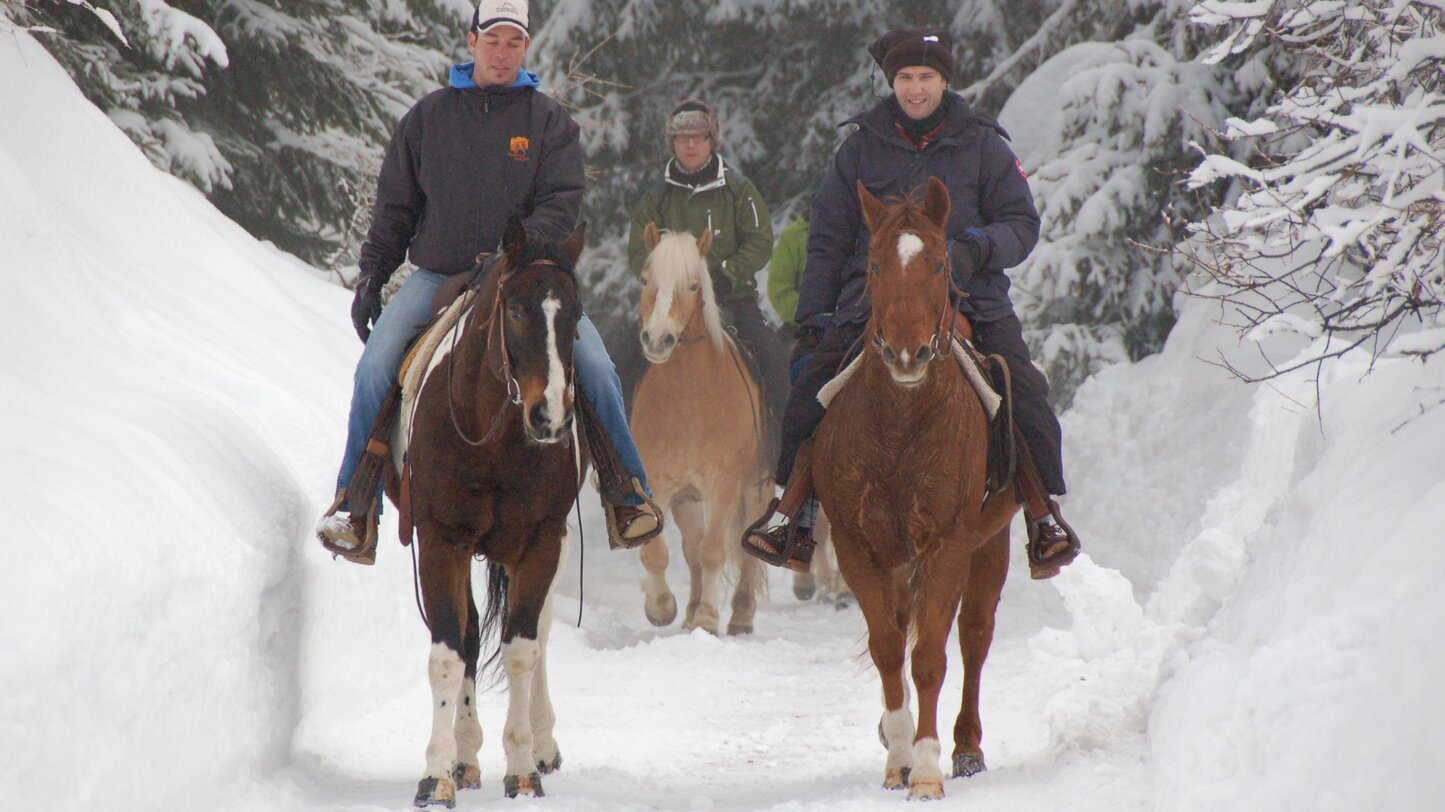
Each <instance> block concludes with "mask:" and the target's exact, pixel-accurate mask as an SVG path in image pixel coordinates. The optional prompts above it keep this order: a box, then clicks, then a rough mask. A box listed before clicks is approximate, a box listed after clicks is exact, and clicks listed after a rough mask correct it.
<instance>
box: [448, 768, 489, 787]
mask: <svg viewBox="0 0 1445 812" xmlns="http://www.w3.org/2000/svg"><path fill="white" fill-rule="evenodd" d="M452 783H454V784H456V786H457V789H481V788H482V770H481V768H480V767H478V766H477V765H475V764H463V763H461V762H457V763H456V764H455V765H453V766H452Z"/></svg>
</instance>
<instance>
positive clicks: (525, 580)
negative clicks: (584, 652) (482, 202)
mask: <svg viewBox="0 0 1445 812" xmlns="http://www.w3.org/2000/svg"><path fill="white" fill-rule="evenodd" d="M582 241H583V232H582V229H580V228H579V229H578V230H577V232H576V233H575V234H573V235H572V236H571V237H569V238H568V239H567V240H566V242H565V243H564V242H556V241H553V242H530V243H529V242H528V240H527V236H526V233H525V231H524V230H523V227H522V224H521V221H520V220H518V219H516V218H513V220H512V222H511V223H510V224H509V225H508V228H507V232H506V237H505V238H504V240H503V255H502V256H501V257H500V258H499V259H498V260H497V261H495V262H494V263H493V265H492V267H491V268H490V269H489V271H488V272H487V273H486V275H485V276H484V277H483V278H482V281H481V283H480V286H479V288H478V289H477V290H475V291H474V292H469V293H467V294H465V295H468V296H471V297H472V299H471V304H470V309H469V311H468V312H466V313H465V314H463V315H462V317H461V318H460V319H459V320H458V322H457V324H456V326H455V327H453V328H452V330H451V332H450V333H449V334H448V335H447V336H446V337H445V338H444V340H443V341H442V343H441V345H440V347H439V349H438V350H437V352H436V355H435V356H434V357H433V358H432V359H431V362H430V365H429V367H428V368H427V370H426V377H425V379H424V380H423V383H422V384H421V387H420V391H419V393H418V394H417V395H416V398H415V404H414V410H413V411H412V412H411V413H410V414H404V415H403V419H402V420H401V421H400V425H399V426H398V429H397V433H396V442H395V444H394V445H393V448H394V449H397V454H398V456H399V455H400V453H401V449H403V448H404V449H405V452H404V453H405V460H406V469H405V470H404V471H403V472H402V474H401V475H399V476H393V477H391V478H389V481H388V487H387V493H388V496H390V497H391V499H392V501H393V502H396V503H397V504H398V506H399V507H401V509H402V513H403V517H402V518H403V533H406V531H407V526H406V522H407V520H408V518H409V519H410V522H411V524H413V525H414V526H415V528H416V533H417V539H418V540H417V555H418V557H419V560H420V564H419V572H420V579H421V602H422V605H423V606H424V607H425V617H426V621H427V625H428V626H429V627H430V629H431V639H432V647H431V655H430V661H429V663H428V665H427V676H428V677H429V679H430V681H431V690H432V731H431V740H430V742H429V743H428V744H427V748H426V773H425V775H424V776H423V777H422V779H421V782H420V784H419V785H418V789H417V795H416V805H417V806H427V805H430V804H439V805H443V806H447V807H451V806H452V805H453V804H454V803H455V793H456V790H457V789H459V788H460V789H474V788H477V787H479V786H480V784H481V775H480V771H479V769H478V766H477V751H478V750H479V749H480V748H481V743H482V728H481V725H480V724H479V723H478V721H477V715H476V678H477V660H478V658H479V654H480V648H481V637H482V635H484V634H486V635H489V636H490V635H491V634H495V633H496V632H497V631H498V628H497V627H498V626H500V633H501V634H500V650H499V651H497V652H496V653H494V654H493V655H492V657H491V658H490V659H489V662H490V663H493V664H495V662H496V661H497V660H498V659H500V661H501V667H502V668H503V669H504V670H505V672H506V679H507V689H508V700H507V702H508V704H507V720H506V724H505V727H504V729H503V731H502V746H503V748H504V749H505V751H506V756H507V768H506V770H507V771H506V775H505V777H504V778H503V788H504V791H505V793H506V794H507V795H508V796H509V797H511V796H515V795H518V794H524V795H541V794H542V783H541V779H540V777H539V775H538V772H539V771H540V772H543V773H546V772H551V771H552V770H554V769H556V768H557V767H558V766H560V764H561V756H560V754H559V753H558V750H557V742H556V740H555V739H553V738H552V727H553V722H554V720H555V717H554V715H553V712H552V706H551V700H550V698H549V696H548V693H547V675H546V645H547V632H548V629H549V627H550V625H551V609H552V601H551V599H550V597H549V595H550V591H551V587H552V583H553V580H554V578H555V577H556V575H557V573H558V571H559V569H560V566H561V561H562V560H563V559H564V558H565V555H566V541H565V535H566V530H567V513H568V510H569V509H570V508H571V506H572V502H573V499H574V498H575V497H576V494H577V484H578V482H579V465H582V464H584V463H583V461H582V460H580V459H579V458H578V457H577V456H576V454H577V452H578V449H577V447H576V446H575V445H574V443H573V441H572V437H573V424H572V414H573V409H572V395H573V380H572V342H573V337H574V336H575V335H576V329H577V323H578V319H579V318H580V317H581V314H582V306H581V304H580V302H579V300H578V296H577V282H576V279H575V277H574V268H575V266H576V262H577V256H578V254H579V253H580V252H581V250H582ZM514 406H515V408H514ZM392 473H393V474H394V475H395V474H396V472H395V471H393V472H392ZM402 477H405V478H406V479H405V480H403V479H402ZM403 481H404V484H405V493H404V494H403V493H402V491H401V488H400V487H399V483H402V482H403ZM473 556H485V557H486V559H487V561H488V566H487V569H488V582H489V583H488V590H487V591H488V599H489V600H488V605H487V609H486V614H485V615H484V616H482V617H480V618H479V616H478V613H477V607H476V603H475V601H474V600H473V595H472V577H471V576H472V567H471V563H472V557H473Z"/></svg>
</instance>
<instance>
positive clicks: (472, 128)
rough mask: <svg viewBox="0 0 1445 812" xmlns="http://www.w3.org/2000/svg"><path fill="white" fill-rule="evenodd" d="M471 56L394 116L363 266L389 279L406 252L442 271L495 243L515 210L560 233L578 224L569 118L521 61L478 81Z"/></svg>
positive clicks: (530, 224) (574, 133)
mask: <svg viewBox="0 0 1445 812" xmlns="http://www.w3.org/2000/svg"><path fill="white" fill-rule="evenodd" d="M472 67H473V63H471V62H466V63H463V64H460V65H454V66H453V67H452V72H451V80H450V83H449V85H448V86H447V87H445V88H442V89H440V90H437V91H434V92H432V93H430V94H428V95H426V96H425V97H423V98H422V99H421V101H418V102H417V103H416V105H415V106H413V107H412V108H411V110H410V111H408V112H407V114H406V115H404V116H402V119H401V121H400V122H399V123H398V124H397V125H396V131H395V133H393V135H392V137H391V143H390V145H389V146H388V147H387V150H386V158H385V160H384V161H383V163H382V166H381V173H380V176H379V178H378V179H377V186H376V207H375V209H374V210H373V217H372V223H371V229H370V230H369V231H368V232H367V235H366V242H365V243H363V244H362V246H361V259H360V265H361V272H362V274H363V275H368V276H376V277H379V278H380V279H381V280H382V281H385V280H386V279H388V278H389V277H390V276H391V275H392V273H393V272H395V271H396V269H397V267H399V266H400V265H401V262H402V260H403V259H404V258H406V257H407V256H408V255H410V259H411V262H412V264H414V265H416V266H417V267H419V268H426V269H427V270H430V271H434V272H436V273H440V274H444V275H454V274H458V273H462V272H465V271H469V270H471V269H472V268H473V267H475V266H476V261H477V254H479V253H482V252H484V251H485V252H493V251H496V250H497V249H498V246H499V245H500V244H501V241H502V231H503V229H504V228H505V227H506V224H507V220H508V218H509V217H510V216H511V215H512V213H513V212H517V213H519V214H521V216H522V223H523V226H524V227H525V228H526V229H527V232H528V233H529V234H534V235H537V236H540V237H542V238H543V239H561V238H564V237H566V236H568V235H569V234H571V233H572V231H573V229H574V228H576V226H577V212H578V209H579V208H580V206H581V204H582V191H583V187H584V183H585V180H584V175H583V171H582V148H581V145H580V142H579V140H578V134H579V130H578V127H577V124H576V123H575V122H574V121H573V120H572V117H571V116H570V115H568V114H567V111H566V110H564V109H562V106H561V105H559V104H557V102H556V101H554V100H552V99H551V98H549V97H548V96H546V95H544V94H542V93H541V92H540V91H538V90H537V87H538V85H539V82H538V81H537V76H536V75H535V74H532V73H529V72H527V71H521V72H520V73H519V74H518V76H517V81H516V82H515V83H514V84H513V85H512V86H511V87H506V88H499V87H479V86H477V84H476V83H475V82H473V81H472Z"/></svg>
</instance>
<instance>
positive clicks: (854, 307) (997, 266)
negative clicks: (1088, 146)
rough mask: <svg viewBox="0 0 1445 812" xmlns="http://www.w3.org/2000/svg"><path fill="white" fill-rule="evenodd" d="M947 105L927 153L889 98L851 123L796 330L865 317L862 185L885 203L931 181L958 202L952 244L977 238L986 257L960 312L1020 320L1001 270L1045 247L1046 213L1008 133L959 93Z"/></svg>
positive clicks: (817, 213) (820, 205)
mask: <svg viewBox="0 0 1445 812" xmlns="http://www.w3.org/2000/svg"><path fill="white" fill-rule="evenodd" d="M947 103H948V105H949V107H948V115H947V117H946V118H945V119H944V122H943V124H942V125H941V127H940V129H939V131H938V135H937V138H936V140H933V141H926V142H925V143H924V145H923V147H922V148H919V147H918V146H916V145H914V144H913V143H911V142H910V141H909V140H908V139H907V138H906V137H904V136H903V135H902V134H901V133H900V132H899V131H898V127H897V125H896V124H895V122H894V115H893V113H892V111H891V110H890V109H889V105H888V100H887V99H884V100H883V101H881V102H879V103H878V104H877V105H875V106H874V107H873V109H871V110H869V111H868V112H866V113H864V114H862V115H860V116H855V117H854V118H851V119H849V120H848V121H846V122H844V125H845V126H846V125H848V124H852V125H856V126H857V128H858V129H857V130H856V131H854V132H853V133H852V134H851V135H849V136H848V138H847V139H846V140H845V141H844V142H843V145H842V146H841V147H839V148H838V154H837V155H836V156H835V157H834V159H833V164H832V166H831V167H829V169H828V171H827V174H826V175H825V176H824V178H823V182H822V185H820V186H819V187H818V192H817V194H816V195H815V196H814V197H813V209H812V214H811V216H810V217H809V222H810V227H809V230H808V259H807V266H806V268H805V270H804V272H803V280H802V285H801V288H800V292H799V298H798V311H797V316H796V320H797V321H798V322H799V323H802V324H810V323H811V324H818V323H819V321H818V317H819V316H821V315H823V314H826V313H834V318H835V320H838V321H843V322H862V321H867V320H868V317H869V315H870V310H871V308H870V303H869V301H868V300H867V298H866V296H865V295H864V294H865V291H864V288H865V282H866V279H867V274H868V246H869V239H870V235H869V233H868V227H867V226H866V225H864V223H863V213H862V207H861V204H860V203H859V202H858V190H857V186H856V181H858V180H862V181H863V185H864V186H866V187H867V188H868V191H870V192H872V193H873V194H875V195H877V196H879V197H880V198H886V197H888V196H900V197H901V196H905V195H908V194H909V193H912V192H914V191H916V190H918V189H920V188H921V187H923V186H924V185H925V184H926V183H927V182H928V179H929V178H930V177H936V178H938V179H939V180H940V181H942V182H943V184H944V185H945V186H946V187H948V195H949V199H950V201H951V202H952V210H951V212H950V214H949V218H948V225H947V228H946V229H945V231H946V232H947V234H948V237H949V240H950V243H959V242H962V241H964V240H967V239H973V240H974V241H975V242H976V243H977V244H978V245H979V246H980V248H981V249H982V251H983V254H984V257H983V267H980V268H978V269H977V270H976V272H975V273H974V274H973V276H972V277H971V278H970V279H968V280H967V281H966V283H965V284H964V288H963V289H964V290H965V291H966V292H967V293H968V294H969V295H970V298H969V299H967V300H966V301H965V302H963V303H962V304H961V306H960V309H961V310H963V311H964V312H966V313H970V314H971V315H972V316H974V318H976V319H977V320H978V321H981V322H985V323H986V322H992V321H998V320H999V319H1002V318H1005V317H1007V316H1010V315H1012V314H1013V303H1012V302H1011V301H1010V300H1009V295H1008V292H1009V278H1008V276H1007V275H1006V274H1004V269H1006V268H1012V267H1013V266H1015V265H1017V264H1019V263H1020V262H1023V260H1024V258H1025V257H1027V256H1028V255H1029V252H1030V251H1032V250H1033V248H1034V245H1035V244H1036V243H1037V242H1038V239H1039V213H1038V210H1037V209H1035V208H1034V200H1033V195H1032V193H1030V191H1029V185H1028V179H1027V177H1026V176H1025V175H1024V172H1023V169H1022V167H1021V166H1020V165H1019V162H1018V159H1017V158H1016V157H1014V154H1013V151H1012V150H1010V149H1009V147H1008V144H1006V143H1005V142H1004V138H1005V137H1006V136H1007V133H1005V132H1004V130H1003V128H1002V127H1000V126H999V125H998V123H997V122H995V121H994V120H993V119H991V118H989V117H987V116H985V115H983V114H982V113H979V112H977V111H975V110H974V109H973V108H971V107H969V106H968V104H967V103H966V102H964V100H963V98H962V97H961V96H959V95H958V94H956V93H953V92H951V91H949V92H947ZM950 248H952V245H951V246H950ZM950 253H951V254H953V255H954V256H957V254H956V253H955V252H953V251H952V250H951V251H950ZM955 264H957V263H955Z"/></svg>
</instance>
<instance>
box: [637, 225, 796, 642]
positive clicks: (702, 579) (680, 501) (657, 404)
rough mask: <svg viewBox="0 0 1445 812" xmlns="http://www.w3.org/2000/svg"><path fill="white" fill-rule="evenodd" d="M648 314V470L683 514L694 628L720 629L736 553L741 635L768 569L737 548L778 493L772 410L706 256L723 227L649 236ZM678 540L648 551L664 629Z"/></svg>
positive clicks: (644, 327)
mask: <svg viewBox="0 0 1445 812" xmlns="http://www.w3.org/2000/svg"><path fill="white" fill-rule="evenodd" d="M643 237H644V240H645V243H646V245H647V249H648V252H649V253H648V257H647V263H646V264H645V265H644V266H643V270H642V285H643V287H642V302H641V312H640V315H639V321H640V323H641V330H640V332H639V338H640V339H641V341H642V351H643V355H645V356H646V357H647V360H648V361H649V362H650V366H649V367H648V370H647V373H646V374H645V375H644V376H643V378H642V381H641V382H640V383H638V385H637V393H636V396H635V397H634V399H633V403H632V415H631V420H630V422H631V424H632V435H633V437H634V438H635V439H636V440H637V448H638V451H640V452H641V454H642V459H643V461H644V462H645V463H646V465H647V476H648V484H650V485H651V486H652V492H653V494H654V495H655V497H656V501H657V504H659V505H661V506H662V507H663V508H664V509H670V510H671V511H672V515H673V518H674V519H675V520H676V521H677V526H678V529H679V530H680V531H681V532H682V552H683V556H684V557H685V558H686V559H687V566H688V571H689V573H690V574H691V576H692V591H691V595H690V597H689V598H688V603H687V614H686V615H685V616H684V618H683V623H684V624H685V625H686V626H687V627H688V628H702V629H706V630H707V631H709V632H711V633H713V634H717V631H718V623H719V621H720V617H719V603H720V601H721V599H722V582H723V569H724V565H725V564H726V563H727V561H728V558H729V556H731V557H732V559H733V560H734V562H736V565H737V567H738V568H739V569H738V572H739V575H738V581H737V587H736V589H735V590H734V592H733V598H732V614H731V615H730V616H729V618H728V633H729V634H747V633H750V632H751V631H752V630H753V615H754V612H755V610H756V608H757V593H758V591H759V590H760V589H761V586H762V584H763V573H762V567H761V566H760V564H759V562H758V561H757V559H755V558H753V557H752V556H747V555H742V554H741V548H739V547H738V545H736V544H731V543H729V542H730V541H731V540H732V539H735V538H737V537H738V535H739V534H740V533H741V532H742V527H743V523H744V518H745V517H747V516H752V515H754V514H755V513H758V512H760V511H761V510H762V508H763V506H764V505H765V504H766V503H767V499H768V497H769V496H770V495H771V493H772V490H773V481H772V474H771V472H770V471H769V468H768V464H767V460H765V459H763V453H762V448H763V422H762V421H763V405H762V402H761V400H760V398H759V387H758V384H757V382H756V381H754V380H753V378H752V375H751V374H750V373H749V372H748V368H747V364H745V363H744V362H743V358H742V355H741V353H740V352H739V350H738V347H737V345H736V344H734V343H733V341H732V339H731V338H729V337H728V335H727V333H726V332H725V331H724V330H723V327H722V320H721V315H720V311H719V310H718V305H717V301H716V300H715V299H714V298H713V289H712V282H711V280H710V279H709V278H708V270H707V263H706V262H705V260H704V257H705V256H706V255H707V252H708V249H709V248H710V247H711V246H712V232H711V231H708V232H706V233H704V234H703V236H702V238H701V239H696V240H694V239H693V237H692V235H691V234H688V233H686V232H662V233H659V232H658V230H657V225H656V224H655V223H648V224H647V228H646V229H645V230H644V232H643ZM667 559H668V550H667V542H666V541H665V540H664V539H663V538H662V537H661V536H658V537H657V538H655V539H653V540H652V541H649V542H648V543H647V544H646V545H644V546H643V548H642V563H643V566H645V567H646V568H647V580H646V581H644V582H643V589H644V592H645V594H646V597H645V600H644V603H643V611H644V612H645V613H646V615H647V619H648V620H650V621H652V623H653V624H654V625H657V626H666V625H667V624H669V623H671V622H672V621H673V620H674V619H675V618H676V617H677V599H676V598H674V597H673V594H672V590H670V589H669V588H668V586H667V579H666V577H665V575H664V571H665V570H666V569H667Z"/></svg>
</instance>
